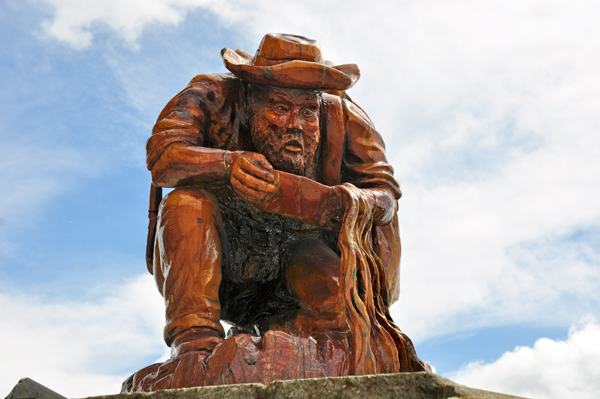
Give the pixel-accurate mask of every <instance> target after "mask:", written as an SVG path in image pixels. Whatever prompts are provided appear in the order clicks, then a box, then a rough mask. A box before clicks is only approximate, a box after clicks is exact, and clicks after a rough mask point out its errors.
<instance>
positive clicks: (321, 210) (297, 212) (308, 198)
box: [256, 171, 396, 230]
mask: <svg viewBox="0 0 600 399" xmlns="http://www.w3.org/2000/svg"><path fill="white" fill-rule="evenodd" d="M276 173H277V178H276V179H277V186H278V192H277V194H276V195H275V196H274V197H272V198H271V199H270V200H269V201H266V202H262V203H257V204H256V206H257V207H258V208H260V209H263V210H265V211H268V212H273V213H278V214H282V215H286V216H290V217H294V218H296V219H300V220H302V221H304V222H307V223H310V224H314V225H317V226H320V227H324V228H327V229H330V230H340V228H341V226H342V223H343V220H344V214H345V213H346V210H347V209H346V208H347V206H348V205H349V203H350V202H349V201H348V199H347V198H346V195H345V193H344V190H343V189H342V188H341V186H333V187H330V186H325V185H323V184H320V183H317V182H315V181H313V180H311V179H308V178H305V177H300V176H297V175H293V174H290V173H285V172H280V171H277V172H276ZM362 192H363V193H364V196H365V199H366V200H367V202H368V203H369V205H370V206H371V209H372V211H373V221H374V223H375V224H377V225H386V224H388V223H389V222H390V221H391V220H392V219H393V216H394V211H395V210H396V201H395V199H394V196H393V195H392V194H391V193H390V192H389V191H388V190H385V189H377V188H374V189H362Z"/></svg>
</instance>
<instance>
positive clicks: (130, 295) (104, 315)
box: [0, 275, 167, 398]
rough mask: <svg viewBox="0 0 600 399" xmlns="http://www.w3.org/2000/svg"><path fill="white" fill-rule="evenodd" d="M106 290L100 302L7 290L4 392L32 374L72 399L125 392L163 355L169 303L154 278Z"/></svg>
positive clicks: (1, 320)
mask: <svg viewBox="0 0 600 399" xmlns="http://www.w3.org/2000/svg"><path fill="white" fill-rule="evenodd" d="M90 288H91V289H93V288H94V287H90ZM104 289H106V290H107V292H106V294H105V295H103V296H102V297H101V299H100V300H98V301H95V302H74V301H72V302H67V301H56V300H53V299H52V298H48V297H44V296H35V295H25V294H24V293H14V294H8V293H6V292H4V293H2V294H0V309H2V312H0V325H2V329H1V330H0V357H1V358H2V362H1V363H0V375H2V379H0V392H2V393H4V395H7V394H8V393H9V392H10V390H11V389H12V387H13V386H14V385H15V384H16V383H17V382H18V381H19V379H21V378H24V377H29V378H32V379H33V380H35V381H37V382H39V383H41V384H43V385H46V386H47V387H48V388H50V389H53V390H55V391H56V392H58V393H60V394H62V395H64V396H67V397H70V398H72V397H86V396H90V395H101V394H108V393H111V392H112V393H117V392H119V391H120V386H121V383H122V382H123V381H124V379H125V378H127V377H128V376H129V374H131V373H132V372H134V371H136V370H137V369H140V368H142V367H145V366H147V365H149V364H151V363H152V362H155V361H157V359H153V358H151V356H152V355H154V356H155V357H156V358H163V357H164V356H161V355H162V354H163V352H165V351H166V349H167V347H166V345H164V343H163V342H162V339H161V338H162V327H163V325H164V319H163V310H164V305H163V304H162V298H161V297H160V295H159V294H158V291H157V290H156V287H155V286H154V282H153V281H152V277H151V276H150V275H144V276H141V277H138V278H136V279H134V280H132V281H129V282H127V283H125V284H123V285H114V286H111V287H108V288H107V287H104Z"/></svg>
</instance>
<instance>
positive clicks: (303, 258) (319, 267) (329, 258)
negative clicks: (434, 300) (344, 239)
mask: <svg viewBox="0 0 600 399" xmlns="http://www.w3.org/2000/svg"><path fill="white" fill-rule="evenodd" d="M288 250H289V257H288V265H287V273H286V279H287V284H288V286H289V288H290V290H291V292H292V294H293V295H295V296H296V297H297V298H298V299H300V300H301V301H302V309H300V311H298V313H296V314H295V315H294V316H293V317H292V318H291V319H290V320H288V321H286V322H285V327H286V328H291V329H294V330H300V331H303V332H305V333H307V334H310V335H313V336H316V335H318V334H320V333H324V332H330V331H337V332H345V331H347V330H348V325H347V322H346V317H345V314H344V301H343V296H342V292H341V287H340V278H339V272H340V271H339V268H340V257H339V256H338V255H337V254H336V253H335V252H333V251H332V250H331V248H329V247H328V246H327V245H325V244H324V243H322V242H321V241H319V240H317V239H305V240H300V241H296V242H294V243H293V244H290V246H289V247H288Z"/></svg>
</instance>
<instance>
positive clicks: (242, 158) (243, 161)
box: [229, 151, 279, 204]
mask: <svg viewBox="0 0 600 399" xmlns="http://www.w3.org/2000/svg"><path fill="white" fill-rule="evenodd" d="M230 154H231V155H230V156H231V166H230V169H229V172H230V182H231V187H233V190H234V191H235V192H236V193H237V194H238V195H239V196H240V197H242V198H245V199H247V200H248V201H250V202H253V203H255V204H261V203H264V202H267V201H270V200H272V199H273V198H274V197H275V196H276V195H277V193H278V192H279V181H278V179H277V174H276V172H275V173H274V171H273V166H271V164H270V163H269V161H267V159H266V158H265V157H264V155H262V154H258V153H255V152H247V151H235V152H232V153H230Z"/></svg>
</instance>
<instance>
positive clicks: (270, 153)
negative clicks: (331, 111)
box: [250, 87, 320, 175]
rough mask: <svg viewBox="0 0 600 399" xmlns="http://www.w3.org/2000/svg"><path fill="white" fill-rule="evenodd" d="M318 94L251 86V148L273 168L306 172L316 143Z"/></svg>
mask: <svg viewBox="0 0 600 399" xmlns="http://www.w3.org/2000/svg"><path fill="white" fill-rule="evenodd" d="M319 109H320V96H319V93H318V92H316V91H314V90H304V89H284V88H278V87H260V88H256V87H254V88H253V92H252V94H251V96H250V110H251V129H250V134H251V138H252V144H253V145H254V148H256V150H257V151H258V152H260V153H261V154H263V155H264V156H265V157H266V158H267V160H268V161H269V162H270V163H271V165H273V167H274V168H275V169H278V170H282V171H284V172H290V173H294V174H297V175H306V171H307V169H308V168H314V163H315V158H316V151H317V147H318V144H319V139H320V132H319Z"/></svg>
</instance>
